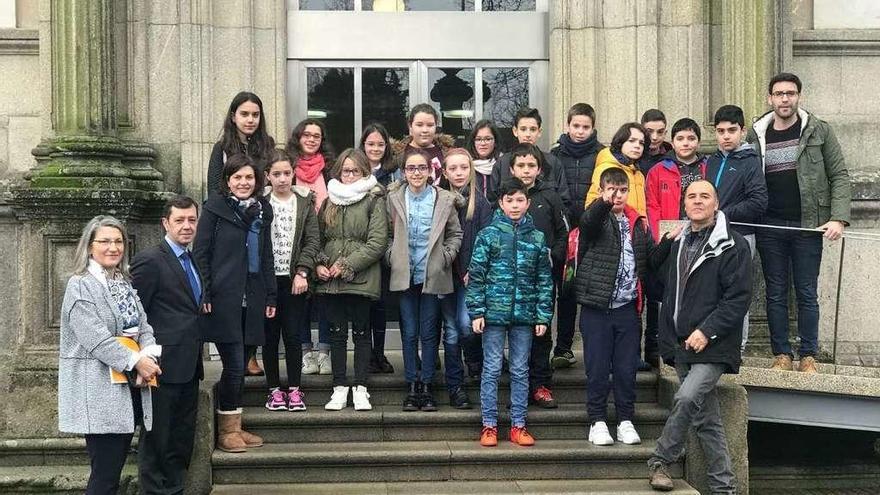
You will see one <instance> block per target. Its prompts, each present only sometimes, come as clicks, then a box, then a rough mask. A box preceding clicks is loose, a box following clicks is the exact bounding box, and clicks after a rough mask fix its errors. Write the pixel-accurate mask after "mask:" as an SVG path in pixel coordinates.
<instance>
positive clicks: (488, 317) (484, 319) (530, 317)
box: [466, 178, 553, 447]
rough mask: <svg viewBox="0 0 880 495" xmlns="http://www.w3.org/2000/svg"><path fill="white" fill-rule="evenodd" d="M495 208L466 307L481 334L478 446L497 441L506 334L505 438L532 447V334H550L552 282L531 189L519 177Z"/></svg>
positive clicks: (479, 246)
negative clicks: (529, 410) (529, 414)
mask: <svg viewBox="0 0 880 495" xmlns="http://www.w3.org/2000/svg"><path fill="white" fill-rule="evenodd" d="M498 197H499V200H498V205H499V207H500V209H499V210H496V211H495V214H494V216H493V218H492V222H491V223H490V224H489V225H488V226H486V228H484V229H483V230H481V231H480V233H479V234H477V240H476V242H475V243H474V249H473V254H472V255H471V263H470V267H469V268H468V277H469V281H468V286H467V298H466V301H467V307H468V313H469V314H470V317H471V320H472V321H473V329H474V332H476V333H482V334H483V376H482V380H481V383H480V403H481V407H482V415H483V430H482V433H481V435H480V444H481V445H483V446H485V447H494V446H495V445H497V444H498V377H499V376H500V375H501V358H502V353H503V351H504V337H505V335H506V336H507V338H508V347H509V354H510V356H509V359H510V402H511V404H510V423H511V424H510V426H511V428H510V441H511V442H513V443H515V444H517V445H522V446H530V445H534V443H535V439H534V438H533V437H532V436H531V435H530V434H529V432H528V431H526V408H527V406H528V392H529V355H530V350H531V344H532V332H534V334H535V335H536V336H539V337H540V336H541V335H543V334H544V333H545V332H547V328H548V327H549V325H550V320H551V319H552V317H553V279H552V278H551V275H550V252H549V250H548V249H547V247H546V246H545V245H544V234H543V233H541V231H539V230H538V229H536V228H535V225H534V222H532V217H531V216H529V215H528V213H527V212H528V209H529V198H528V190H527V188H526V186H525V184H523V182H522V181H521V180H519V179H517V178H511V179H507V180H505V181H503V182H502V184H501V187H500V188H499V195H498Z"/></svg>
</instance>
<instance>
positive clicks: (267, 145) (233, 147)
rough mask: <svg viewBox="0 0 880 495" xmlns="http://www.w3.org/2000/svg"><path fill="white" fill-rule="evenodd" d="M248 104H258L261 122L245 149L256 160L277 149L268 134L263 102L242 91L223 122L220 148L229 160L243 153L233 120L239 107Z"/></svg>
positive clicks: (232, 103)
mask: <svg viewBox="0 0 880 495" xmlns="http://www.w3.org/2000/svg"><path fill="white" fill-rule="evenodd" d="M247 102H251V103H256V105H257V106H258V107H259V108H260V122H259V123H258V124H257V130H255V131H254V135H253V136H251V137H250V138H249V139H248V142H247V146H246V147H245V149H246V153H247V154H249V155H251V156H253V157H254V158H259V159H263V158H265V157H266V155H267V154H268V153H269V151H271V150H272V148H274V147H275V140H274V139H272V136H270V135H269V133H268V132H266V114H265V113H263V100H261V99H260V97H259V96H257V95H255V94H253V93H250V92H248V91H241V92H240V93H238V94H237V95H235V98H233V99H232V102H231V103H230V104H229V111H228V112H226V117H225V118H224V120H223V131H221V136H220V148H221V149H222V150H223V152H224V153H226V157H227V158H229V157H230V156H232V155H236V154H238V153H241V145H242V143H241V139H239V138H238V129H237V128H236V127H235V122H233V121H232V118H233V117H234V116H235V112H236V111H237V110H238V107H240V106H241V104H242V103H247Z"/></svg>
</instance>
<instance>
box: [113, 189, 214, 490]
mask: <svg viewBox="0 0 880 495" xmlns="http://www.w3.org/2000/svg"><path fill="white" fill-rule="evenodd" d="M198 215H199V210H198V206H197V205H196V203H195V201H193V199H192V198H189V197H187V196H175V197H174V198H171V199H170V200H169V201H168V202H167V203H166V204H165V210H164V213H163V215H162V226H163V227H164V228H165V239H163V240H162V242H160V243H159V245H158V246H155V247H152V248H149V249H146V250H144V251H143V252H141V253H138V255H137V256H135V258H134V260H133V261H132V265H131V273H132V283H133V285H134V287H135V288H136V289H137V291H138V296H139V297H140V299H141V302H142V303H143V305H144V310H145V311H146V312H147V319H148V321H149V322H150V324H151V325H152V326H153V331H154V332H155V335H156V343H157V344H159V345H161V346H162V358H161V359H162V375H161V376H160V377H159V387H158V388H155V389H153V429H152V431H149V432H141V437H140V444H139V447H138V467H139V471H140V486H141V493H145V494H159V493H161V494H177V493H183V489H184V484H185V481H186V470H187V468H188V467H189V461H190V457H191V455H192V450H193V439H194V436H195V427H196V411H197V405H198V392H199V380H201V379H202V378H203V377H204V370H203V368H202V343H201V342H200V341H199V329H198V316H199V308H200V306H201V300H202V283H201V278H200V276H199V270H198V267H196V265H195V263H194V262H193V261H192V258H191V257H190V252H189V245H190V243H191V242H192V240H193V237H194V236H195V232H196V223H197V222H198Z"/></svg>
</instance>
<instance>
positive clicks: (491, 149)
mask: <svg viewBox="0 0 880 495" xmlns="http://www.w3.org/2000/svg"><path fill="white" fill-rule="evenodd" d="M500 146H501V134H500V133H499V132H498V128H497V127H495V124H493V123H492V121H491V120H488V119H483V120H481V121H479V122H477V123H476V125H474V130H472V131H471V134H470V135H469V136H468V139H467V142H466V143H465V149H466V150H467V151H468V153H470V154H471V156H472V157H473V158H474V171H475V172H476V173H477V175H476V179H477V189H479V190H480V192H481V193H483V196H485V195H486V191H487V189H488V187H489V176H490V175H492V169H494V168H495V162H496V161H497V160H498V157H499V156H501V148H500Z"/></svg>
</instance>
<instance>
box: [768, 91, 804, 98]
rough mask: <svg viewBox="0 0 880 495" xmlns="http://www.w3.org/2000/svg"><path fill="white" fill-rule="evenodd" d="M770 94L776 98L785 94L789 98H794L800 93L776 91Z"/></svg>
mask: <svg viewBox="0 0 880 495" xmlns="http://www.w3.org/2000/svg"><path fill="white" fill-rule="evenodd" d="M770 94H771V95H772V96H773V97H774V98H782V97H783V96H786V97H788V98H794V97H795V96H797V95H798V92H797V91H774V92H772V93H770Z"/></svg>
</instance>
